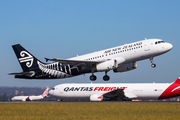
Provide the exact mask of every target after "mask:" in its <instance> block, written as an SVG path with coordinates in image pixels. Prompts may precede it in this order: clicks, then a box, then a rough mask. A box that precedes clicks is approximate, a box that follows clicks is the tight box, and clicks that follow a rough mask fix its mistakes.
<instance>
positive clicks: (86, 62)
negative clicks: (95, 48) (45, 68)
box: [45, 58, 103, 66]
mask: <svg viewBox="0 0 180 120" xmlns="http://www.w3.org/2000/svg"><path fill="white" fill-rule="evenodd" d="M45 59H46V62H47V61H54V62H59V63H62V64H70V65H76V66H77V65H85V66H89V65H92V64H97V63H101V62H103V61H83V60H68V59H56V58H53V59H49V58H45Z"/></svg>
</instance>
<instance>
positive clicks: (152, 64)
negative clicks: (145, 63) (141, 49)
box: [149, 57, 156, 68]
mask: <svg viewBox="0 0 180 120" xmlns="http://www.w3.org/2000/svg"><path fill="white" fill-rule="evenodd" d="M149 60H150V61H151V67H152V68H155V67H156V64H154V63H153V62H154V61H153V57H151V58H149Z"/></svg>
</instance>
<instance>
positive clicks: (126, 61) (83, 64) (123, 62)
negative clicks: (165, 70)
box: [9, 39, 173, 81]
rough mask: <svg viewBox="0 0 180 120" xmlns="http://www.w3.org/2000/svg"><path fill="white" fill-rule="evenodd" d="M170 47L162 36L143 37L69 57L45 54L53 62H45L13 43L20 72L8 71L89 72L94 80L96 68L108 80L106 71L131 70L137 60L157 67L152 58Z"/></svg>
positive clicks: (31, 74) (40, 75) (58, 75)
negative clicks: (116, 45) (145, 60)
mask: <svg viewBox="0 0 180 120" xmlns="http://www.w3.org/2000/svg"><path fill="white" fill-rule="evenodd" d="M172 47H173V46H172V44H170V43H167V42H165V41H163V40H161V39H145V40H141V41H138V42H134V43H130V44H125V45H122V46H118V47H113V48H109V49H105V50H101V51H98V52H93V53H89V54H85V55H81V56H77V57H73V58H69V59H56V58H53V59H49V58H45V59H46V62H47V61H53V62H54V63H49V64H48V63H43V62H41V61H40V60H38V59H37V58H36V57H34V56H33V55H32V54H31V53H30V52H28V51H27V50H26V49H25V48H23V47H22V46H21V45H20V44H16V45H13V46H12V48H13V50H14V52H15V54H16V56H17V58H18V61H19V63H20V65H21V67H22V69H23V72H20V73H10V74H9V75H15V78H23V79H62V78H68V77H73V76H77V75H82V74H87V73H91V74H92V75H91V76H90V80H91V81H95V80H96V79H97V77H96V76H95V75H94V73H95V72H105V75H104V77H103V80H104V81H108V80H109V79H110V77H109V76H108V75H107V72H109V71H110V70H113V71H114V73H118V72H126V71H130V70H134V69H136V68H137V63H136V62H137V61H140V60H144V59H149V60H150V61H151V66H152V67H153V68H154V67H156V64H154V63H153V58H154V57H156V56H159V55H162V54H164V53H166V52H168V51H170V50H171V49H172Z"/></svg>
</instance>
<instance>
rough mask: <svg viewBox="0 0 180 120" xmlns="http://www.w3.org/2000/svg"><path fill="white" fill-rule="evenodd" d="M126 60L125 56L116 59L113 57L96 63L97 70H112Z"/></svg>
mask: <svg viewBox="0 0 180 120" xmlns="http://www.w3.org/2000/svg"><path fill="white" fill-rule="evenodd" d="M124 61H125V59H124V58H123V57H118V58H115V59H111V60H108V61H105V62H102V63H99V64H97V65H96V70H97V71H98V72H102V71H108V70H112V69H115V68H117V67H118V65H119V64H121V63H123V62H124Z"/></svg>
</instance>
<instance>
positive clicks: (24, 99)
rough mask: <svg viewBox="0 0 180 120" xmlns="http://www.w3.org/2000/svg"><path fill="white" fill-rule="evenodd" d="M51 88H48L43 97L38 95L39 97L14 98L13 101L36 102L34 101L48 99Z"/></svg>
mask: <svg viewBox="0 0 180 120" xmlns="http://www.w3.org/2000/svg"><path fill="white" fill-rule="evenodd" d="M49 89H50V88H48V87H47V88H46V90H45V91H44V93H43V94H42V95H38V96H34V95H33V96H31V95H29V96H14V97H13V98H11V100H12V101H34V100H41V99H44V98H45V97H47V95H48V91H49Z"/></svg>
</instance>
